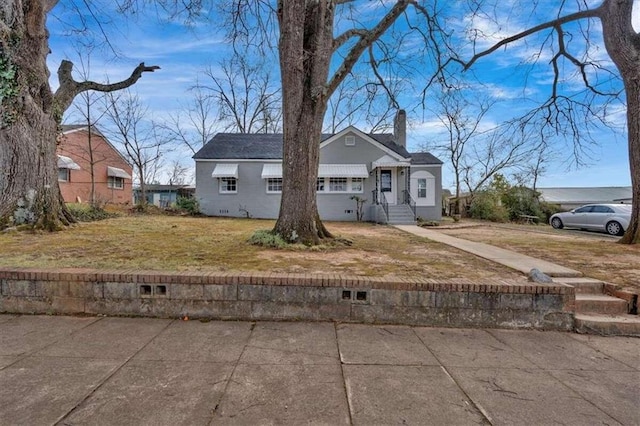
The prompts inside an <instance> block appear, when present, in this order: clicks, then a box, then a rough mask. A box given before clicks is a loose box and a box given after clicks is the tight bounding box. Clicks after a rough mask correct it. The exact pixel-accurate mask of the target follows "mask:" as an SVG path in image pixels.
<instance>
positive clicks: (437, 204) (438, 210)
mask: <svg viewBox="0 0 640 426" xmlns="http://www.w3.org/2000/svg"><path fill="white" fill-rule="evenodd" d="M421 172H422V173H421ZM424 172H428V175H427V174H425V173H424ZM429 175H431V176H433V179H432V180H431V179H428V180H427V200H425V201H424V202H421V200H419V199H418V198H417V193H416V190H417V188H416V186H415V185H414V183H415V181H416V180H417V178H418V177H428V176H429ZM411 178H412V179H411V196H412V197H413V199H414V200H416V216H418V217H421V218H423V219H428V220H440V219H442V168H441V167H440V166H436V165H416V166H411ZM431 191H433V192H431ZM432 194H433V195H432ZM431 195H432V196H431Z"/></svg>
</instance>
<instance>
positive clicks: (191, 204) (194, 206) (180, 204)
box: [176, 197, 200, 216]
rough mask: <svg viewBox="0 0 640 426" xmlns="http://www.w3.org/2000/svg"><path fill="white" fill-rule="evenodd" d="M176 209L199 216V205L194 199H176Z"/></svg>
mask: <svg viewBox="0 0 640 426" xmlns="http://www.w3.org/2000/svg"><path fill="white" fill-rule="evenodd" d="M176 207H177V208H179V209H181V210H184V211H186V212H187V213H189V214H190V215H193V216H195V215H198V214H200V204H199V203H198V200H196V199H195V198H187V197H178V200H177V201H176Z"/></svg>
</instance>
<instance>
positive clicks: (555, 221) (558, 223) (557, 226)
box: [551, 217, 564, 229]
mask: <svg viewBox="0 0 640 426" xmlns="http://www.w3.org/2000/svg"><path fill="white" fill-rule="evenodd" d="M551 226H553V228H554V229H562V228H563V227H564V225H563V224H562V220H561V219H560V218H559V217H554V218H553V219H551Z"/></svg>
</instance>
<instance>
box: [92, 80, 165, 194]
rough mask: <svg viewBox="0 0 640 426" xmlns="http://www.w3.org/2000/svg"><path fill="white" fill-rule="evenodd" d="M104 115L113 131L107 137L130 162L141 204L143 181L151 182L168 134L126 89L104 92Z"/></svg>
mask: <svg viewBox="0 0 640 426" xmlns="http://www.w3.org/2000/svg"><path fill="white" fill-rule="evenodd" d="M105 110H106V117H107V118H108V120H109V122H110V124H111V125H112V126H113V128H114V130H113V131H111V132H110V136H111V139H112V140H113V141H114V142H115V143H117V144H118V145H120V146H122V148H123V150H124V152H125V154H126V157H127V159H128V160H129V161H130V162H131V164H133V167H134V170H135V174H136V176H137V178H138V183H139V185H140V197H141V198H140V200H141V204H143V205H144V204H146V187H147V184H149V183H152V182H155V181H156V176H157V174H158V171H159V169H160V167H161V160H162V158H163V155H164V154H165V153H166V152H167V151H168V148H169V144H170V143H171V142H172V139H171V137H169V136H167V135H164V134H162V131H161V129H159V128H158V127H157V126H154V125H153V123H152V120H151V118H150V117H149V116H148V114H147V107H146V106H144V105H143V104H142V102H141V101H140V98H139V97H138V96H137V95H135V94H132V93H131V92H129V91H128V90H126V91H123V92H122V93H118V94H113V93H109V94H107V95H106V108H105Z"/></svg>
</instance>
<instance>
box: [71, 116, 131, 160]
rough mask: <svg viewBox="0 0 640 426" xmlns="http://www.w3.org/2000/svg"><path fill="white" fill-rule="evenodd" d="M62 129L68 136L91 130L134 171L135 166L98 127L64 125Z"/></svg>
mask: <svg viewBox="0 0 640 426" xmlns="http://www.w3.org/2000/svg"><path fill="white" fill-rule="evenodd" d="M60 129H61V130H62V134H63V135H66V134H69V133H75V132H87V133H88V130H90V132H91V133H92V134H94V135H96V136H99V137H101V138H102V140H103V141H105V142H106V143H107V145H109V147H110V148H111V149H112V150H114V151H115V152H116V153H117V154H118V155H119V156H120V158H121V159H122V160H123V161H124V162H125V163H127V164H128V165H129V167H131V168H132V169H133V166H132V165H131V163H130V162H129V160H128V159H127V157H125V156H124V155H123V154H122V152H120V150H119V149H117V148H116V147H115V146H113V144H112V143H111V141H109V139H107V137H106V136H105V135H104V134H103V133H102V132H101V131H100V130H99V129H98V127H96V126H94V125H92V126H87V125H86V124H62V125H60Z"/></svg>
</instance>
